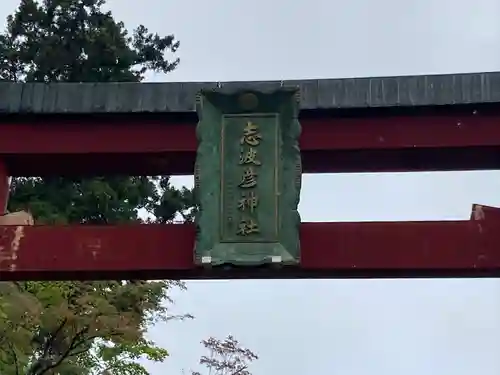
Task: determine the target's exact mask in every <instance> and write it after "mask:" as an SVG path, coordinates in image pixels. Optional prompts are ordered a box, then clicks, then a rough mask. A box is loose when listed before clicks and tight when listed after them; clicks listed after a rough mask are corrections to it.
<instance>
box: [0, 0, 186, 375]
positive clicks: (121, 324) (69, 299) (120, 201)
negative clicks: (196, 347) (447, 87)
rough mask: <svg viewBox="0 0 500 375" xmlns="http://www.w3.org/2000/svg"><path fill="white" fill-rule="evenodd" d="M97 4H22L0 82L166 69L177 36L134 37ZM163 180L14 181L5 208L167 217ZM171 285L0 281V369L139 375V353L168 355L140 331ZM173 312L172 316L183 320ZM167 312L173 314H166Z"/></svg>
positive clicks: (0, 44)
mask: <svg viewBox="0 0 500 375" xmlns="http://www.w3.org/2000/svg"><path fill="white" fill-rule="evenodd" d="M104 5H105V1H104V0H43V1H35V0H22V1H21V4H20V6H19V8H18V9H17V10H16V11H15V12H14V14H13V15H11V16H9V17H8V18H7V28H6V31H5V32H4V33H3V34H2V35H0V80H3V81H13V82H111V81H113V82H139V81H141V80H143V79H144V75H145V73H146V72H147V71H155V72H163V73H168V72H170V71H172V70H173V69H175V68H176V67H177V65H178V63H179V59H174V60H171V61H170V60H168V59H167V58H166V57H165V54H166V53H175V52H176V51H177V49H178V47H179V42H178V41H176V40H175V38H174V36H173V35H168V36H165V37H162V36H159V35H158V34H153V33H150V32H149V31H148V29H146V28H145V27H144V26H142V25H141V26H139V27H137V28H136V29H135V30H134V31H133V33H132V35H129V34H128V33H127V30H126V29H125V26H124V24H123V23H121V22H117V21H115V20H114V18H113V15H112V13H111V12H108V11H104V10H103V6H104ZM191 202H192V196H191V192H190V191H189V190H187V189H183V190H177V189H175V188H174V187H172V186H171V184H170V182H169V179H168V177H166V176H164V177H151V176H149V177H148V176H144V177H130V178H129V177H112V178H104V177H96V178H91V179H84V178H65V177H51V178H16V179H14V180H13V182H12V186H11V197H10V202H9V210H11V211H15V210H18V209H26V208H28V209H29V210H30V211H31V212H32V213H33V215H34V216H35V219H36V221H37V222H38V223H82V224H104V223H108V224H115V223H122V222H131V221H132V222H133V221H137V222H140V221H143V220H144V219H143V218H141V217H140V216H139V214H138V211H139V210H141V209H142V210H144V211H145V212H146V213H147V214H150V215H156V219H155V220H160V221H161V222H169V221H172V220H174V219H175V218H176V217H177V216H178V215H179V214H181V215H184V214H186V212H187V209H188V208H189V207H190V206H191ZM173 287H180V288H184V285H183V284H182V283H180V282H175V281H156V282H145V281H109V282H78V281H74V282H44V283H42V282H19V283H2V284H0V374H2V375H42V374H56V373H57V374H63V375H73V374H74V375H76V374H89V375H91V374H92V375H93V374H100V373H108V374H113V375H115V374H116V375H121V374H123V375H136V374H147V371H146V370H145V369H144V368H143V367H142V366H141V365H140V364H138V363H137V359H138V358H139V357H141V356H143V355H145V356H147V357H149V358H150V359H151V360H154V361H162V360H164V359H165V358H166V356H167V355H168V353H167V352H166V351H165V350H164V349H162V348H159V347H157V346H155V344H154V343H153V342H151V341H148V340H147V339H146V337H145V335H144V334H145V330H146V327H147V325H148V324H150V323H152V322H155V321H157V320H161V319H167V318H166V314H165V313H166V305H165V304H164V303H162V301H165V300H167V301H169V299H168V292H169V290H170V288H173ZM185 317H187V316H180V317H178V318H185ZM174 318H175V317H174Z"/></svg>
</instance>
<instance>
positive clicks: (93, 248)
mask: <svg viewBox="0 0 500 375" xmlns="http://www.w3.org/2000/svg"><path fill="white" fill-rule="evenodd" d="M475 77H479V78H480V79H475ZM498 78H499V75H498V74H496V73H490V74H482V75H449V76H419V77H393V78H384V79H379V78H376V79H370V80H372V81H373V82H372V81H370V82H371V83H370V85H368V86H367V85H366V79H356V80H333V81H331V84H332V85H333V86H334V87H333V88H332V89H330V90H329V91H328V90H325V89H324V86H325V82H323V81H317V86H318V87H321V86H323V91H321V90H319V89H318V90H317V91H316V92H315V93H313V94H311V89H310V88H309V91H307V90H304V88H305V89H307V88H308V87H309V86H308V85H310V81H305V82H304V83H300V84H301V85H302V86H304V87H302V91H303V92H304V91H305V97H303V107H304V110H303V111H302V115H301V124H302V127H303V134H302V137H301V150H302V155H303V162H304V170H305V172H313V173H322V172H363V171H374V172H383V171H423V170H466V169H496V168H498V167H499V166H500V125H499V124H500V122H499V120H500V114H499V111H498V108H499V107H498V106H497V104H496V103H497V102H500V97H496V96H495V95H497V96H499V95H500V94H499V93H500V87H499V86H500V84H496V83H495V82H500V80H499V79H498ZM383 80H386V81H385V85H386V86H387V85H390V84H391V83H394V82H396V83H397V85H398V87H399V89H398V91H397V93H396V94H394V95H396V96H394V95H393V96H391V95H392V94H390V93H389V92H386V93H382V99H381V98H380V97H377V96H376V95H375V94H376V92H374V89H373V87H372V86H375V85H376V84H378V85H380V84H381V85H382V87H384V81H383ZM419 81H422V82H425V85H424V86H422V85H420V86H419V85H418V84H415V85H414V86H415V87H409V88H406V89H404V87H405V84H406V86H408V85H409V82H417V83H418V82H419ZM387 82H388V83H387ZM436 82H437V83H439V85H438V84H437V83H436ZM372 83H373V85H372ZM465 83H467V84H465ZM266 84H267V83H266ZM279 84H281V83H279ZM4 85H10V86H9V87H7V89H5V86H4V87H3V88H2V87H0V93H6V92H7V93H8V95H7V94H4V95H7V96H6V98H8V99H10V100H11V102H9V103H10V104H9V103H8V104H9V106H10V107H9V108H10V109H8V110H5V109H4V108H1V105H0V110H2V109H3V110H4V112H11V113H8V114H6V115H5V116H3V117H2V118H1V119H0V160H1V163H0V182H3V181H6V179H7V176H8V175H10V176H47V175H57V174H60V175H71V174H77V175H96V174H116V173H119V174H129V175H134V174H141V175H145V174H147V175H152V174H192V171H193V162H194V158H195V150H196V138H195V125H196V119H195V116H194V114H193V113H192V112H190V109H191V108H188V107H189V106H191V105H192V101H194V98H192V99H191V102H187V103H188V105H187V106H186V105H185V106H184V107H182V103H180V104H179V99H176V100H177V102H175V103H177V104H175V103H174V105H170V107H172V108H173V109H172V110H171V111H166V109H165V108H164V107H165V105H164V104H161V106H163V107H162V108H156V107H155V106H154V103H153V102H154V101H153V99H151V100H150V102H147V101H145V99H144V97H150V98H151V97H152V96H151V94H147V90H148V89H147V87H150V88H151V90H155V91H154V92H159V91H158V90H159V89H158V87H159V86H158V85H157V84H156V86H155V85H151V86H148V84H130V85H135V86H133V87H141V89H142V90H144V91H145V92H146V94H144V92H143V93H142V94H141V95H142V96H141V97H140V98H141V100H142V102H141V103H143V104H142V105H143V106H145V107H147V108H146V109H147V111H146V110H144V108H142V107H140V106H137V104H136V102H133V104H134V107H133V109H130V108H127V107H126V105H125V104H124V105H122V106H117V105H114V106H113V108H111V109H110V108H107V107H106V103H109V101H110V99H109V98H110V97H112V98H114V99H113V100H114V102H113V103H116V101H117V99H116V95H117V91H116V90H123V91H127V90H129V91H130V90H131V87H132V86H127V85H117V86H116V87H115V86H113V87H112V86H111V85H112V84H110V85H109V86H106V84H103V85H101V86H100V87H99V85H97V86H96V85H93V86H92V87H94V88H96V87H97V89H99V90H100V91H99V92H100V93H101V95H100V96H99V95H95V98H96V99H95V100H96V101H99V100H101V101H102V102H103V103H104V105H99V102H95V101H94V102H92V101H90V102H89V104H81V102H82V101H83V99H84V98H88V97H89V96H90V97H94V95H90V94H88V92H89V91H88V90H93V88H90V89H89V87H90V86H86V85H83V84H80V86H79V87H80V90H82V92H83V93H84V94H82V93H81V92H80V93H79V92H76V93H75V91H74V85H64V84H61V85H59V86H57V85H56V86H53V87H51V88H49V89H47V90H48V91H47V92H48V93H47V92H45V91H44V90H45V88H44V87H42V86H37V85H26V86H24V87H23V89H22V90H20V91H21V92H24V93H25V94H24V95H20V97H19V99H18V103H17V102H15V100H14V99H15V98H14V99H12V98H13V97H14V94H12V93H15V92H17V91H19V89H18V88H19V85H14V84H4ZM137 85H138V86H137ZM169 85H174V84H164V90H165V91H167V92H168V91H169V90H170V92H171V91H172V89H171V88H170V86H169ZM153 86H154V87H153ZM358 86H359V87H361V88H364V89H365V90H366V87H369V88H368V93H365V94H360V88H359V87H358ZM448 86H450V87H455V89H454V90H451V89H447V88H448ZM476 86H477V87H476ZM54 87H55V88H54ZM419 87H420V90H421V91H422V92H419ZM422 87H423V89H422ZM198 88H199V87H197V89H198ZM347 88H349V89H350V90H351V91H348V90H347ZM97 89H96V90H97ZM16 90H17V91H16ZM51 90H52V91H51ZM54 90H56V91H57V90H59V91H57V93H58V95H55V97H61V98H62V97H64V100H65V105H66V107H65V108H62V110H61V108H59V107H58V104H57V101H56V102H55V103H56V104H54V105H53V106H52V107H51V106H47V105H45V104H43V105H42V106H41V107H36V106H35V105H34V103H37V102H42V103H45V102H46V101H47V102H48V101H49V99H50V98H51V97H53V96H54ZM106 90H108V91H106ZM113 90H115V91H113ZM346 90H347V91H346ZM404 90H406V91H404ZM446 90H448V91H447V93H446V95H448V96H446V95H444V94H443V95H440V94H442V92H443V91H446ZM37 91H39V92H42V94H40V95H41V97H40V95H39V96H36V95H35V94H33V95H27V94H26V93H30V92H32V93H33V92H37ZM103 92H107V94H106V95H104V99H103V95H102V93H103ZM120 92H121V91H120ZM346 92H347V94H346ZM349 92H353V94H352V97H350V98H347V99H346V96H349ZM467 92H480V95H479V96H478V97H474V98H472V99H471V98H470V97H467ZM85 93H87V94H85ZM339 93H342V95H344V96H343V97H342V98H343V99H342V100H343V102H342V103H340V104H339V103H337V102H335V101H334V100H333V101H332V100H331V104H330V105H325V104H324V103H325V100H324V99H325V98H324V97H325V96H326V97H328V98H334V99H335V98H336V97H338V96H339V95H340V94H339ZM51 95H52V96H51ZM71 95H73V98H72V99H71V98H70V99H68V98H67V97H68V96H71ZM86 95H87V96H86ZM148 95H149V96H148ZM308 95H309V96H308ZM321 95H323V97H322V96H321ZM405 97H406V98H407V99H405ZM34 98H35V99H36V100H35V99H34ZM367 98H368V99H367ZM396 98H397V99H396ZM436 98H440V100H436ZM1 99H2V100H3V99H4V98H1ZM12 100H14V102H12ZM166 100H167V101H168V98H166ZM405 100H406V102H405ZM433 100H436V102H433ZM122 101H123V103H127V101H125V100H122V99H120V102H122ZM152 101H153V102H152ZM375 101H376V102H377V103H375ZM4 102H5V100H4ZM77 102H78V104H74V106H75V107H71V103H77ZM128 102H130V101H128ZM13 103H14V104H13ZM68 103H69V104H68ZM152 103H153V104H152ZM318 103H323V104H322V105H321V106H320V105H319V104H318ZM433 104H439V105H440V106H437V105H434V106H433ZM159 105H160V104H159ZM176 105H177V107H176ZM410 105H411V107H409V106H410ZM108 107H109V106H108ZM374 107H380V108H374ZM28 112H29V113H28ZM145 112H148V113H145ZM124 113H126V114H125V115H124ZM5 186H6V185H5V183H0V206H1V205H2V204H3V203H4V201H2V199H4V200H5V199H6V197H7V195H6V188H5ZM332 188H333V187H332ZM498 225H500V210H497V209H495V208H491V207H484V206H476V207H475V209H474V213H473V215H472V218H471V220H468V221H447V222H391V223H387V222H386V223H303V224H302V227H301V244H302V258H301V264H300V267H297V268H282V269H269V268H267V269H256V268H250V269H249V268H246V269H232V270H221V269H202V268H197V267H195V266H194V263H193V252H192V251H193V244H194V228H193V227H192V226H191V225H179V224H172V225H122V226H103V227H92V226H57V227H51V226H32V227H30V226H26V227H24V226H4V227H0V280H12V279H68V278H69V279H71V278H85V279H96V278H241V277H242V278H290V277H291V278H314V277H329V278H333V277H365V278H369V277H451V276H454V277H470V276H498V274H499V271H500V231H498V230H497V228H498Z"/></svg>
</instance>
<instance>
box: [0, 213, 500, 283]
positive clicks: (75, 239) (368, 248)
mask: <svg viewBox="0 0 500 375" xmlns="http://www.w3.org/2000/svg"><path fill="white" fill-rule="evenodd" d="M498 212H499V211H498V210H495V209H493V214H491V213H488V210H485V211H484V212H483V213H485V215H483V216H482V217H480V218H478V219H477V220H471V221H449V222H391V223H304V224H302V227H301V243H302V261H301V266H300V267H298V268H290V269H277V270H276V269H273V270H271V271H266V270H261V269H250V270H249V269H247V270H229V271H228V270H226V271H224V270H220V269H197V268H195V267H194V265H193V255H192V249H193V243H194V227H193V226H191V225H173V224H172V225H123V226H109V227H92V226H65V227H50V226H34V227H0V249H1V251H0V280H12V279H66V278H70V279H74V278H84V279H85V278H87V279H96V278H131V279H133V278H150V279H152V278H239V277H245V278H288V277H293V278H300V277H307V278H314V277H329V278H336V277H342V278H344V277H347V278H349V277H363V278H370V277H417V276H418V277H448V276H454V277H467V276H495V275H496V276H498V274H500V272H499V271H500V231H498V227H499V225H500V214H499V213H498ZM16 239H18V240H19V241H16Z"/></svg>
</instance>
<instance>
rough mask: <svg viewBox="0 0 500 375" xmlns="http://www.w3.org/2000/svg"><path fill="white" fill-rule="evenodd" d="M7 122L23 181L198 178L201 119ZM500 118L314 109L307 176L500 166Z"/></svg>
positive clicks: (8, 157)
mask: <svg viewBox="0 0 500 375" xmlns="http://www.w3.org/2000/svg"><path fill="white" fill-rule="evenodd" d="M185 117H186V116H184V118H179V117H178V116H177V117H176V116H174V115H172V114H164V115H161V116H159V115H156V116H148V115H138V114H136V115H134V114H130V115H127V116H123V115H107V116H105V117H103V116H98V115H94V116H89V115H87V116H85V115H82V116H78V117H74V116H69V115H68V116H65V115H59V116H47V115H38V116H37V117H36V118H35V117H26V116H21V115H20V116H8V117H0V159H2V160H4V161H5V162H6V164H7V167H8V171H9V174H10V175H13V176H46V175H89V174H93V175H104V174H124V175H159V174H165V175H168V174H170V175H190V174H192V173H193V168H194V160H195V152H196V147H197V140H196V135H195V126H196V121H197V120H196V116H194V115H193V116H187V118H185ZM499 123H500V115H499V114H498V113H494V112H491V111H490V112H487V111H486V110H483V111H479V112H477V111H473V110H472V109H467V110H464V109H460V110H459V109H457V108H450V109H446V110H444V109H442V110H441V111H439V113H426V112H422V113H412V114H406V115H402V114H399V115H390V114H387V113H385V114H384V113H379V114H378V113H374V114H370V115H369V116H367V115H356V114H354V115H349V116H344V115H341V114H338V113H335V112H331V111H330V112H325V111H323V112H321V111H316V112H315V113H314V114H308V112H304V114H303V115H302V117H301V124H302V128H303V131H302V136H301V139H300V146H301V150H302V159H303V167H304V172H306V173H324V172H332V173H333V172H387V171H424V170H470V169H495V168H500V151H499V150H500V127H499V126H498V124H499Z"/></svg>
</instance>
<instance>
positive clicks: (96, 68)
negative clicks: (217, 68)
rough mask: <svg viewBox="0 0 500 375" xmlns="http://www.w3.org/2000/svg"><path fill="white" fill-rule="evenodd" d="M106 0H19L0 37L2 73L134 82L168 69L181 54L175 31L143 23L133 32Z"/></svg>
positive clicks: (5, 75)
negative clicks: (163, 33)
mask: <svg viewBox="0 0 500 375" xmlns="http://www.w3.org/2000/svg"><path fill="white" fill-rule="evenodd" d="M103 5H105V1H104V0H43V1H35V0H21V4H20V6H19V8H18V9H17V11H16V12H15V13H14V14H13V15H11V16H9V17H8V18H7V31H6V32H5V33H4V35H2V36H1V37H0V56H1V57H0V78H1V79H4V80H8V81H16V82H17V81H28V82H31V81H36V82H56V81H68V82H118V81H119V82H138V81H141V80H142V79H143V77H144V73H146V71H148V70H152V71H156V72H164V73H167V72H170V71H172V70H173V69H175V68H176V67H177V64H178V63H179V59H175V60H173V61H169V60H167V59H165V52H172V53H174V52H176V51H177V48H178V47H179V42H178V41H176V40H175V38H174V36H173V35H168V36H165V37H160V36H159V35H158V34H153V33H150V32H149V31H148V29H147V28H146V27H144V26H142V25H140V26H139V27H137V28H136V29H135V30H134V32H133V33H132V36H130V35H129V34H128V32H127V30H126V29H125V26H124V24H123V23H122V22H116V21H115V20H114V18H113V16H112V14H111V12H109V11H108V12H106V11H103V10H102V7H103Z"/></svg>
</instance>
